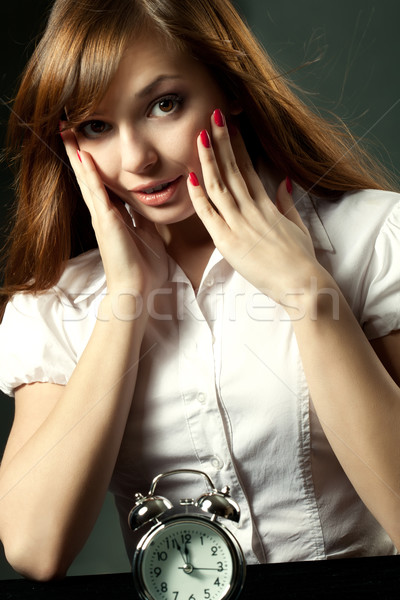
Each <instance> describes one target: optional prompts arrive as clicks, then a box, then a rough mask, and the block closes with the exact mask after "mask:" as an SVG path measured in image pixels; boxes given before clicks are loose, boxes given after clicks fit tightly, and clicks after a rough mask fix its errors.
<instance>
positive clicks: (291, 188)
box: [286, 177, 293, 195]
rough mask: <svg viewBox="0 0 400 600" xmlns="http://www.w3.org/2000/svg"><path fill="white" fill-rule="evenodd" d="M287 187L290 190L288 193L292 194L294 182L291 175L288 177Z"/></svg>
mask: <svg viewBox="0 0 400 600" xmlns="http://www.w3.org/2000/svg"><path fill="white" fill-rule="evenodd" d="M286 189H287V191H288V194H290V195H292V193H293V186H292V182H291V181H290V179H289V177H286Z"/></svg>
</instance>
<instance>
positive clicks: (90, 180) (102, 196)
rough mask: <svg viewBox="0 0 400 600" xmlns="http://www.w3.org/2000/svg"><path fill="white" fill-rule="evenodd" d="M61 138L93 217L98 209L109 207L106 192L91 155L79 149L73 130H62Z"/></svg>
mask: <svg viewBox="0 0 400 600" xmlns="http://www.w3.org/2000/svg"><path fill="white" fill-rule="evenodd" d="M62 139H63V142H64V145H65V150H66V152H67V156H68V158H69V161H70V163H71V167H72V169H73V171H74V173H75V176H76V179H77V182H78V185H79V188H80V190H81V193H82V197H83V199H84V201H85V203H86V205H87V207H88V209H89V211H90V213H91V215H92V218H93V217H94V216H95V214H96V213H97V212H98V211H99V210H102V209H109V208H110V205H111V203H110V200H109V197H108V193H107V191H106V189H105V186H104V184H103V182H102V180H101V178H100V176H99V174H98V172H97V169H96V166H95V164H94V161H93V159H92V157H91V155H90V154H89V153H88V152H84V151H83V150H80V149H79V146H78V143H77V140H76V137H75V134H74V132H73V131H72V130H71V129H68V130H65V131H63V132H62Z"/></svg>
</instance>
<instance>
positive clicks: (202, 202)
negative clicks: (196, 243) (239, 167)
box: [187, 173, 230, 246]
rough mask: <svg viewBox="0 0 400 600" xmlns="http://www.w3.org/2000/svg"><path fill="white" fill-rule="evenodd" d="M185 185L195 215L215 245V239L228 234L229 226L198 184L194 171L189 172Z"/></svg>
mask: <svg viewBox="0 0 400 600" xmlns="http://www.w3.org/2000/svg"><path fill="white" fill-rule="evenodd" d="M187 186H188V191H189V196H190V199H191V201H192V204H193V207H194V209H195V211H196V213H197V216H198V217H199V218H200V220H201V221H202V222H203V224H204V226H205V228H206V229H207V231H208V233H209V234H210V236H211V238H212V240H213V241H214V244H215V245H216V246H217V240H218V239H220V238H221V237H222V236H225V235H227V234H229V231H230V229H229V226H228V224H227V223H226V221H225V220H224V219H223V218H222V216H221V215H220V214H219V213H218V212H217V211H216V210H215V208H214V207H213V205H212V204H211V202H210V200H209V198H208V197H207V195H206V193H205V192H204V190H203V188H202V187H201V186H200V184H199V180H198V178H197V176H196V174H195V173H190V174H189V177H188V178H187Z"/></svg>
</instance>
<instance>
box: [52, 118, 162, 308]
mask: <svg viewBox="0 0 400 600" xmlns="http://www.w3.org/2000/svg"><path fill="white" fill-rule="evenodd" d="M62 137H63V141H64V145H65V148H66V151H67V154H68V157H69V160H70V162H71V166H72V168H73V170H74V172H75V175H76V178H77V181H78V184H79V187H80V189H81V192H82V196H83V199H84V201H85V203H86V205H87V207H88V209H89V212H90V215H91V218H92V225H93V228H94V231H95V234H96V239H97V243H98V245H99V250H100V254H101V257H102V261H103V265H104V270H105V274H106V280H107V287H108V291H109V292H110V293H111V294H112V293H113V292H115V293H119V292H122V293H125V292H128V293H129V292H131V291H134V292H135V293H136V294H140V295H141V296H146V295H147V294H149V293H150V292H151V291H152V290H153V289H155V288H157V287H159V286H161V285H162V284H163V283H164V282H165V280H166V277H167V255H166V251H165V247H164V244H163V241H162V239H161V237H160V235H159V234H158V232H157V230H156V227H155V225H154V224H153V223H151V222H150V221H148V220H147V219H145V218H144V217H143V216H142V215H139V214H138V213H135V226H134V225H133V223H132V218H131V216H130V215H129V213H128V211H127V210H126V208H125V206H124V204H123V202H122V201H121V200H120V199H119V198H117V197H111V196H110V194H109V193H108V191H107V190H106V188H105V186H104V184H103V182H102V181H101V178H100V176H99V174H98V172H97V170H96V167H95V164H94V162H93V160H92V157H91V156H90V154H89V153H88V152H83V151H80V150H79V153H78V144H77V141H76V138H75V135H74V133H73V132H72V131H71V130H65V131H63V134H62Z"/></svg>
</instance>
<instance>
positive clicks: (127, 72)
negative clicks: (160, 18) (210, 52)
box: [101, 36, 216, 104]
mask: <svg viewBox="0 0 400 600" xmlns="http://www.w3.org/2000/svg"><path fill="white" fill-rule="evenodd" d="M168 81H170V82H172V81H176V82H179V81H180V82H181V83H185V84H186V85H189V86H190V85H191V84H192V85H196V87H197V86H198V85H199V84H201V85H206V86H212V87H216V83H215V82H214V81H213V79H212V77H211V74H210V73H209V71H208V69H207V68H206V67H205V66H204V65H203V64H202V63H201V62H200V61H198V60H196V59H195V58H193V57H192V56H190V54H188V53H187V52H183V51H181V50H180V49H178V48H175V47H174V46H173V45H172V44H168V43H167V42H166V40H164V39H162V38H161V37H160V36H151V38H150V37H149V36H141V37H139V38H137V39H135V40H133V41H132V42H130V43H129V44H128V45H127V47H126V49H125V51H124V54H123V56H122V58H121V60H120V63H119V65H118V68H117V71H116V73H115V75H114V77H113V79H112V81H111V84H110V87H109V89H108V90H107V92H106V94H105V96H104V98H103V101H107V103H108V102H112V101H113V98H116V97H118V95H119V94H120V93H121V92H127V93H129V94H133V95H135V96H144V95H145V94H146V92H148V93H151V91H152V89H151V88H152V87H154V86H155V85H156V84H160V85H161V84H162V83H163V82H168ZM103 101H102V102H101V104H102V103H103Z"/></svg>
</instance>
